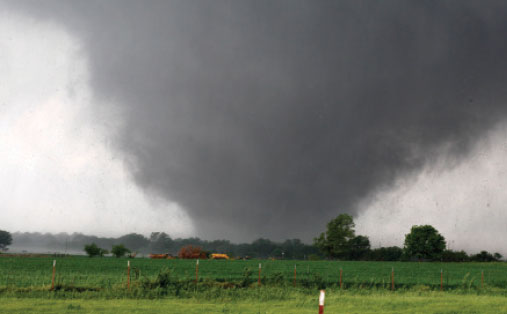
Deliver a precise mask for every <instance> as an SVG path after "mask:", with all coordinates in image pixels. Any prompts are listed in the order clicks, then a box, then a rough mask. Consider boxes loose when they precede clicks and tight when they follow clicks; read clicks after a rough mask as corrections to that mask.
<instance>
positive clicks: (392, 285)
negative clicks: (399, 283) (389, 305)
mask: <svg viewBox="0 0 507 314" xmlns="http://www.w3.org/2000/svg"><path fill="white" fill-rule="evenodd" d="M391 290H392V291H394V267H393V268H392V269H391Z"/></svg>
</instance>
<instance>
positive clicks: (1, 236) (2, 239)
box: [0, 230, 12, 251]
mask: <svg viewBox="0 0 507 314" xmlns="http://www.w3.org/2000/svg"><path fill="white" fill-rule="evenodd" d="M11 244H12V235H11V234H10V232H7V231H3V230H0V251H7V246H9V245H11Z"/></svg>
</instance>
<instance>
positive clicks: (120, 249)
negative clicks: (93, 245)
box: [111, 244, 130, 257]
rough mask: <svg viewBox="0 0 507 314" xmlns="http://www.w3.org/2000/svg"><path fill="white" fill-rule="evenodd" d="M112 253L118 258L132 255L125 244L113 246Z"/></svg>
mask: <svg viewBox="0 0 507 314" xmlns="http://www.w3.org/2000/svg"><path fill="white" fill-rule="evenodd" d="M111 253H112V254H113V255H114V256H116V257H122V256H125V254H127V253H130V250H129V249H127V248H126V247H125V246H124V245H123V244H118V245H113V248H112V249H111Z"/></svg>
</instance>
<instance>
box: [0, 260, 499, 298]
mask: <svg viewBox="0 0 507 314" xmlns="http://www.w3.org/2000/svg"><path fill="white" fill-rule="evenodd" d="M56 260H57V266H56V274H57V282H58V283H61V284H74V285H83V286H93V287H97V288H108V287H111V286H115V285H119V284H124V283H125V282H126V269H127V259H125V258H121V259H117V258H88V257H65V258H56ZM52 261H53V258H50V257H38V258H20V257H2V258H0V288H2V287H4V288H5V287H13V286H14V287H35V286H47V285H49V284H50V283H51V272H52ZM259 263H262V273H261V275H262V278H263V281H266V282H268V281H269V279H270V278H272V277H273V276H277V281H278V282H280V280H283V281H284V282H286V283H287V284H292V282H293V278H294V266H295V265H296V267H297V284H298V285H300V284H302V283H303V282H304V281H305V280H306V281H311V280H315V279H316V277H317V279H318V280H320V281H322V282H323V283H324V284H325V286H327V287H330V286H336V285H338V282H339V277H340V275H339V274H340V269H342V270H343V285H344V287H345V288H352V287H362V288H365V289H367V288H382V287H387V288H388V287H389V286H390V276H391V270H392V269H393V268H394V272H395V283H396V287H397V288H404V287H411V286H419V285H425V286H428V287H430V288H431V289H436V288H440V271H441V270H443V277H444V286H445V288H446V289H448V290H449V289H473V288H480V287H481V272H484V283H485V285H486V286H488V287H490V288H493V287H494V288H499V289H507V263H417V262H411V263H403V262H339V261H280V260H277V261H270V260H261V261H258V260H247V261H243V260H238V261H225V260H201V261H200V262H199V278H200V280H204V279H210V280H216V281H221V282H232V281H239V280H242V279H243V278H244V276H245V269H249V270H250V271H251V272H252V274H251V276H250V277H251V278H250V279H251V280H252V281H256V280H257V276H258V265H259ZM131 266H132V270H131V278H132V281H133V282H134V281H136V280H138V279H140V278H142V277H146V276H148V277H150V276H156V275H157V274H158V273H159V272H160V271H161V270H162V269H164V268H169V269H171V274H172V276H174V277H177V278H178V279H181V280H194V279H195V260H150V259H145V258H137V259H132V260H131Z"/></svg>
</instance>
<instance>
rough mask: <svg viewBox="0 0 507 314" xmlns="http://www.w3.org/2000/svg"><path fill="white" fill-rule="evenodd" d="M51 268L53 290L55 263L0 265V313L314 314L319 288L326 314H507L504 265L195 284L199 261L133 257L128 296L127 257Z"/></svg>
mask: <svg viewBox="0 0 507 314" xmlns="http://www.w3.org/2000/svg"><path fill="white" fill-rule="evenodd" d="M56 260H57V266H56V288H57V289H56V291H50V287H51V276H52V262H53V258H51V257H30V258H28V257H5V256H3V257H1V258H0V299H1V302H2V303H1V304H2V305H1V308H0V312H2V313H4V312H5V313H35V312H37V313H62V312H67V313H80V312H81V313H89V312H93V313H120V312H122V313H123V312H126V311H127V310H128V311H129V312H134V313H137V312H139V313H140V312H143V313H150V312H160V311H161V310H164V309H168V310H167V311H166V312H171V313H314V312H316V309H317V307H316V306H317V297H318V289H319V288H325V289H326V292H327V297H326V312H327V313H373V312H375V313H507V263H417V262H414V263H402V262H339V261H280V260H278V261H269V260H262V261H259V260H249V261H242V260H238V261H224V260H217V261H213V260H201V261H200V262H199V282H198V283H197V284H196V283H195V282H194V280H195V260H150V259H143V258H137V259H131V260H130V261H131V288H130V290H128V289H127V288H126V279H127V276H126V270H127V259H125V258H122V259H116V258H88V257H79V256H73V257H63V258H56ZM259 263H262V273H261V276H262V285H261V287H258V286H257V277H258V265H259ZM294 265H296V266H297V281H296V287H294V286H293V280H294ZM393 268H394V272H395V284H396V291H394V292H393V291H391V290H390V288H391V282H390V276H391V270H392V269H393ZM167 269H169V270H170V271H169V272H167ZM340 269H342V270H343V289H340V286H339V278H340V275H339V274H340ZM441 269H442V270H443V271H444V280H443V282H444V289H445V291H444V292H441V291H440V270H441ZM482 272H484V285H482V283H481V273H482ZM164 274H165V275H167V276H166V277H165V276H164Z"/></svg>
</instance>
